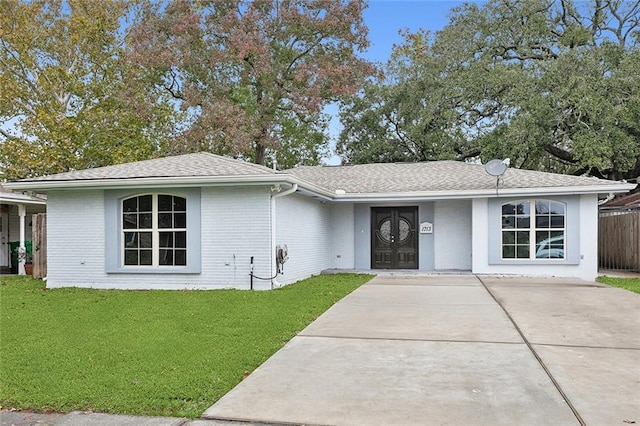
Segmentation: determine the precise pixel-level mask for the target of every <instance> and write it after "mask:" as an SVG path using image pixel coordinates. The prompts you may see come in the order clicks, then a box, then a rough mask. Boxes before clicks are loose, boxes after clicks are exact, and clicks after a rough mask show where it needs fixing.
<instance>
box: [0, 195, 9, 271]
mask: <svg viewBox="0 0 640 426" xmlns="http://www.w3.org/2000/svg"><path fill="white" fill-rule="evenodd" d="M3 208H4V206H3ZM9 256H10V254H9V214H8V213H5V212H0V268H2V267H7V266H9Z"/></svg>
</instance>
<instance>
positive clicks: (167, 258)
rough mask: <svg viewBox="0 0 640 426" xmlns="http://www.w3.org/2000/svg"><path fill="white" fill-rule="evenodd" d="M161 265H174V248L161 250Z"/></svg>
mask: <svg viewBox="0 0 640 426" xmlns="http://www.w3.org/2000/svg"><path fill="white" fill-rule="evenodd" d="M159 263H160V265H173V250H167V249H163V250H160V260H159Z"/></svg>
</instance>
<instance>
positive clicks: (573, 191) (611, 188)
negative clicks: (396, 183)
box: [333, 183, 635, 202]
mask: <svg viewBox="0 0 640 426" xmlns="http://www.w3.org/2000/svg"><path fill="white" fill-rule="evenodd" d="M633 188H635V185H634V184H626V183H614V184H611V185H593V186H564V187H548V188H547V187H542V188H540V187H536V188H506V189H498V191H497V192H496V190H495V189H481V190H477V189H473V190H469V189H467V190H454V191H452V190H446V191H418V192H402V193H393V194H389V193H360V194H354V193H347V194H334V195H333V198H334V201H337V202H387V201H407V202H409V201H428V200H444V199H469V198H495V197H517V196H523V195H535V196H553V195H581V194H609V193H619V192H626V191H629V190H631V189H633Z"/></svg>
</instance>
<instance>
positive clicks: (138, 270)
mask: <svg viewBox="0 0 640 426" xmlns="http://www.w3.org/2000/svg"><path fill="white" fill-rule="evenodd" d="M105 272H106V273H107V274H133V275H135V274H160V275H188V274H200V273H201V271H200V268H195V267H190V268H189V267H184V266H179V267H173V266H169V267H163V268H146V267H136V266H133V267H126V268H124V267H123V268H114V269H107V270H106V271H105Z"/></svg>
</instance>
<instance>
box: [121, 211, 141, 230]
mask: <svg viewBox="0 0 640 426" xmlns="http://www.w3.org/2000/svg"><path fill="white" fill-rule="evenodd" d="M122 227H123V228H124V229H136V228H138V215H137V214H135V213H129V214H124V215H122Z"/></svg>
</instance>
